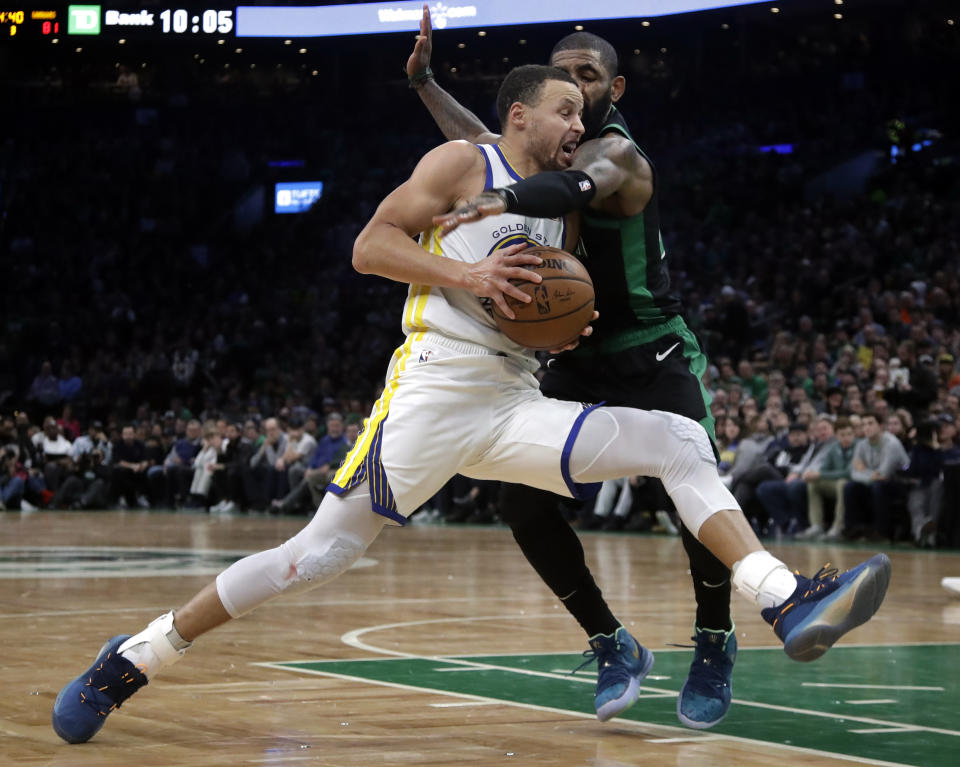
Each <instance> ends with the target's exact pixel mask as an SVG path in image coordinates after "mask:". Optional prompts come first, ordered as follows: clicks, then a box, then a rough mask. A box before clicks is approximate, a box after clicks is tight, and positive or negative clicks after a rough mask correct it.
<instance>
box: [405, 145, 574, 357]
mask: <svg viewBox="0 0 960 767" xmlns="http://www.w3.org/2000/svg"><path fill="white" fill-rule="evenodd" d="M477 149H478V150H479V151H480V152H482V153H483V158H484V160H485V161H486V167H487V178H486V182H485V184H484V189H485V190H486V189H492V188H494V187H503V186H509V185H511V184H514V183H516V182H517V181H520V180H522V178H523V177H522V176H520V175H519V174H518V173H517V172H516V171H515V170H514V169H513V168H512V167H511V166H510V163H508V162H507V160H506V158H505V157H504V156H503V152H501V151H500V147H498V146H497V145H496V144H478V145H477ZM565 235H566V219H564V218H555V219H544V218H527V217H525V216H521V215H519V214H516V213H504V214H503V215H500V216H490V217H489V218H485V219H483V220H482V221H477V222H474V223H470V224H462V225H461V226H459V227H458V228H457V229H455V230H454V231H453V232H451V233H450V234H448V235H447V236H446V237H444V238H443V239H440V237H439V230H438V229H437V228H436V227H435V228H433V229H431V230H429V231H426V232H423V233H422V234H421V235H420V245H421V247H423V248H424V249H426V250H428V251H429V252H430V253H434V254H436V255H438V256H443V257H444V258H453V259H456V260H457V261H463V262H464V263H468V264H475V263H477V262H478V261H482V260H483V259H484V258H486V257H487V256H489V255H490V254H491V253H493V252H494V251H497V250H503V249H504V248H508V247H510V246H511V245H518V244H520V243H521V242H528V243H530V244H531V245H549V246H551V247H554V248H562V247H563V242H564V238H565ZM486 303H487V302H486V301H484V300H483V299H481V298H479V297H477V296H475V295H474V294H473V293H471V292H470V291H468V290H464V289H462V288H440V287H431V286H429V285H411V286H410V290H409V292H408V294H407V302H406V305H405V306H404V311H403V332H404V333H405V334H406V335H407V336H410V335H411V334H415V333H422V332H425V331H433V332H435V333H441V334H443V335H445V336H447V337H449V338H452V339H456V340H459V341H467V342H470V343H474V344H481V345H483V346H486V347H488V348H490V349H493V350H495V351H498V352H505V353H507V354H511V355H521V356H528V357H532V356H533V352H531V351H530V350H529V349H524V348H523V347H522V346H519V345H518V344H515V343H514V342H513V341H511V340H510V339H509V338H507V337H506V336H505V335H503V333H501V332H500V331H499V330H498V329H497V326H496V324H495V323H494V321H493V317H492V315H491V314H490V312H489V311H488V309H487V308H486V306H485V304H486Z"/></svg>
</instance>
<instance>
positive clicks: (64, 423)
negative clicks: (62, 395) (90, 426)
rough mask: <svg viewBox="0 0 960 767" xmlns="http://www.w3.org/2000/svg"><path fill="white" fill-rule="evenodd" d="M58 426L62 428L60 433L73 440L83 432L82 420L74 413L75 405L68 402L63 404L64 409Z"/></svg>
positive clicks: (58, 420)
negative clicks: (81, 427)
mask: <svg viewBox="0 0 960 767" xmlns="http://www.w3.org/2000/svg"><path fill="white" fill-rule="evenodd" d="M57 426H58V427H59V428H60V433H61V434H63V436H64V437H66V438H67V439H69V440H70V441H71V442H73V441H75V440H76V439H77V438H78V437H79V436H80V434H81V433H82V432H81V429H80V422H79V421H78V420H77V419H76V417H75V416H74V415H73V405H71V404H69V403H68V404H66V405H64V406H63V411H62V412H61V413H60V417H59V418H58V419H57Z"/></svg>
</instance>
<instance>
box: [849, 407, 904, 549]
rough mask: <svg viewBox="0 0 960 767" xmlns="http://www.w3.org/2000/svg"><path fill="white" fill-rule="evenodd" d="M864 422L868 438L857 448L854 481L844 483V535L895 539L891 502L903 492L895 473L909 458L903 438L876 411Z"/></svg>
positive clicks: (852, 476) (864, 431) (855, 451)
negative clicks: (891, 429) (881, 421)
mask: <svg viewBox="0 0 960 767" xmlns="http://www.w3.org/2000/svg"><path fill="white" fill-rule="evenodd" d="M862 421H863V436H864V439H862V440H861V441H860V442H858V443H857V446H856V448H855V449H854V452H853V463H852V464H851V469H850V481H849V482H847V483H846V484H845V485H844V486H843V507H844V513H845V514H846V525H847V527H846V529H845V530H844V536H845V537H847V538H849V539H851V540H856V539H859V538H866V539H868V540H880V539H882V538H892V537H893V520H892V519H891V502H892V501H893V500H894V499H895V498H897V497H899V496H901V495H902V492H901V489H900V488H901V486H900V485H899V484H898V483H897V482H896V481H894V475H895V473H896V472H897V471H898V470H899V469H901V468H903V466H905V465H906V463H907V461H908V460H909V459H908V457H907V453H906V451H905V450H904V449H903V445H901V444H900V440H898V439H897V438H896V437H894V436H893V435H892V434H888V433H887V432H886V431H884V429H883V426H882V425H881V423H880V421H879V420H878V419H877V416H876V414H875V413H866V414H864V416H863V419H862Z"/></svg>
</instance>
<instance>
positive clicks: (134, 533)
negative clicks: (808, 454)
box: [0, 512, 960, 767]
mask: <svg viewBox="0 0 960 767" xmlns="http://www.w3.org/2000/svg"><path fill="white" fill-rule="evenodd" d="M302 524H303V520H302V519H290V518H286V519H271V518H267V517H248V516H237V517H226V518H211V517H208V516H206V515H195V514H173V513H169V514H166V513H157V512H152V513H146V512H103V513H79V512H78V513H34V514H27V515H22V514H20V513H12V512H4V513H0V606H2V609H0V642H2V646H3V648H4V652H3V662H2V668H3V671H2V680H3V696H2V699H0V753H2V755H3V756H4V757H5V762H6V763H7V764H11V765H50V766H53V765H57V766H60V765H62V766H69V767H82V766H83V765H91V766H93V765H95V766H96V767H113V766H115V765H117V766H118V765H124V766H125V767H126V766H127V765H137V766H138V767H148V766H152V765H158V766H159V765H182V766H184V767H190V766H193V765H236V766H237V767H239V766H240V765H248V764H258V765H297V766H298V765H310V764H316V765H324V767H353V766H355V765H484V766H486V765H563V766H564V767H570V766H572V765H589V766H590V767H621V766H622V765H641V764H643V765H697V766H698V767H699V766H700V765H703V764H713V765H717V764H729V765H769V764H770V763H771V762H774V761H776V762H779V763H781V764H786V765H829V764H850V763H851V762H852V763H858V764H895V765H903V764H910V765H924V766H926V765H932V766H936V765H951V766H952V765H954V764H956V760H957V757H956V755H957V754H958V753H960V723H958V722H957V719H956V712H957V711H958V710H960V597H956V596H954V597H951V595H950V594H949V593H948V592H946V591H944V590H943V589H941V587H940V579H941V577H943V576H951V575H953V576H957V575H960V554H958V553H957V552H921V551H914V550H911V549H905V548H904V549H895V550H892V551H889V553H890V555H891V559H892V561H893V567H894V572H893V580H892V582H891V586H890V591H889V593H888V596H887V600H886V602H885V604H884V606H883V608H882V609H881V611H880V612H879V613H878V615H877V616H876V617H875V618H874V620H873V621H871V622H870V623H869V624H867V625H866V626H864V627H861V628H860V629H857V630H856V631H854V632H852V633H851V634H849V635H848V636H847V637H845V638H844V640H841V644H840V645H838V646H837V647H836V648H834V649H833V650H831V651H830V652H829V653H828V654H827V655H826V656H825V657H824V658H822V659H821V660H820V661H817V662H816V663H813V664H799V663H794V662H792V661H790V660H789V659H788V658H787V657H786V656H785V655H784V654H783V652H782V651H781V650H780V649H779V646H778V644H777V641H776V639H775V637H774V635H773V634H772V632H771V631H770V629H769V628H768V627H767V625H766V624H765V623H763V621H762V620H761V619H760V617H759V614H757V613H756V612H755V611H754V610H752V609H750V608H749V607H748V606H747V604H746V603H745V602H743V600H741V599H739V598H737V597H735V601H734V616H735V620H736V623H737V638H738V642H739V644H740V648H741V651H740V656H739V658H738V660H737V665H736V671H735V674H734V700H735V702H734V705H733V707H732V708H731V711H730V714H729V715H728V717H727V719H726V720H724V722H722V723H721V724H720V725H718V726H717V727H716V728H714V729H712V730H706V731H695V730H690V729H686V728H684V727H682V726H681V725H680V724H679V722H678V721H677V718H676V713H675V709H676V696H677V692H678V690H679V689H680V686H681V685H682V683H683V680H684V678H685V676H686V669H687V666H688V665H689V661H690V659H691V657H692V650H690V649H685V648H677V647H674V646H672V644H674V643H678V644H683V643H686V644H689V636H690V633H691V626H692V623H693V615H694V606H693V597H692V588H691V586H690V582H689V576H688V575H687V573H686V564H685V562H686V560H685V556H684V552H683V549H682V546H681V544H680V541H679V539H677V538H668V537H663V536H635V535H622V534H621V535H610V534H587V535H584V536H583V540H584V546H585V548H586V550H587V557H588V560H589V562H590V564H591V567H592V568H593V570H594V573H595V574H596V576H597V580H598V582H599V583H600V584H601V586H602V587H603V589H604V592H605V594H606V596H607V597H608V599H609V600H610V602H611V604H612V606H613V607H614V610H615V612H616V613H617V615H618V616H620V617H621V618H622V619H624V620H625V621H626V622H627V624H628V626H629V628H630V630H631V632H632V633H634V634H635V635H636V636H637V637H638V638H639V639H640V640H641V641H642V642H643V643H644V644H646V645H647V646H648V647H650V648H652V649H654V650H655V651H656V653H657V660H656V665H655V666H654V668H653V671H652V673H651V675H650V676H649V677H648V678H647V679H646V681H645V684H644V688H643V694H642V697H641V700H640V702H638V704H637V705H636V706H634V707H633V708H632V709H630V710H629V711H628V712H626V715H625V716H624V717H623V718H620V719H615V720H612V721H610V722H607V723H600V722H598V721H596V719H595V718H594V716H593V709H592V697H593V692H592V691H593V682H594V675H593V669H592V668H591V667H589V666H588V667H587V668H586V669H584V670H583V671H581V672H579V673H578V674H577V675H575V676H570V675H569V671H570V670H572V669H573V668H574V667H576V666H577V665H579V663H580V662H581V660H582V659H581V658H580V652H581V651H582V650H583V649H585V647H586V643H585V641H584V637H583V635H582V632H581V631H580V629H579V627H578V626H577V625H576V623H575V622H574V621H573V619H572V618H570V617H569V616H568V615H567V613H566V612H565V611H564V610H563V609H562V608H561V607H560V606H559V605H558V603H557V600H556V599H554V598H553V596H552V595H551V594H550V593H549V592H548V590H547V589H546V587H545V586H543V585H542V584H541V583H540V581H539V580H538V579H537V577H536V575H535V574H534V572H533V571H532V569H531V568H530V567H529V565H528V564H527V563H526V561H525V560H524V559H523V557H522V555H521V554H520V552H519V550H518V549H517V548H516V546H515V544H514V543H513V540H512V538H511V536H510V533H509V531H507V530H506V529H504V528H465V527H439V526H432V527H431V526H423V527H418V526H414V525H410V526H408V527H407V528H405V529H387V530H386V531H385V533H384V534H383V535H382V536H381V537H380V539H378V540H377V541H376V542H375V543H374V545H373V546H372V547H371V548H370V550H369V551H368V552H367V555H366V557H365V558H364V560H362V561H361V562H360V563H358V565H359V566H357V567H355V568H354V569H353V570H351V571H350V572H349V573H347V574H345V575H344V576H342V577H341V578H340V579H339V580H338V581H336V582H335V583H333V584H328V585H327V586H324V587H320V588H319V589H318V590H316V591H313V592H309V593H307V594H304V595H301V596H300V597H294V598H292V599H290V600H286V601H284V600H280V601H277V602H275V603H273V604H271V605H267V606H265V607H263V608H261V609H260V610H259V611H257V612H255V613H253V614H252V615H250V616H247V617H245V618H243V619H241V620H239V621H235V622H233V623H231V624H229V625H227V626H225V627H224V628H222V629H219V630H218V631H216V632H214V633H211V634H209V635H208V636H206V637H204V638H202V639H201V640H200V641H199V642H198V643H197V645H196V646H195V647H194V648H193V649H191V650H190V651H189V653H188V655H187V658H185V659H184V661H182V662H181V663H180V664H179V665H177V666H175V667H173V668H172V669H171V670H169V671H168V672H167V673H166V674H164V675H163V676H160V677H158V678H157V679H156V680H154V681H153V682H151V683H150V685H149V686H148V687H146V688H144V689H143V690H141V691H140V692H139V693H138V694H137V695H136V696H135V697H133V698H132V699H131V700H130V701H128V702H127V703H126V704H125V705H124V707H123V708H122V709H121V710H120V711H119V712H118V713H115V714H113V715H112V716H111V718H110V720H109V722H108V723H107V725H106V727H105V728H104V729H103V730H102V731H101V732H100V734H99V735H97V736H96V737H95V738H94V739H93V740H92V741H90V742H89V743H87V744H84V745H78V746H70V745H67V744H66V743H63V742H62V741H60V739H59V738H58V737H57V736H56V735H55V734H54V732H53V730H52V728H51V726H50V710H51V706H52V704H53V700H54V697H55V696H56V694H57V692H58V691H59V689H60V687H61V686H62V685H63V684H64V683H66V682H67V681H68V680H69V679H71V678H72V677H74V676H76V675H77V674H78V673H80V672H81V671H82V670H83V669H84V668H86V667H87V666H88V665H89V663H90V662H91V660H92V659H93V657H94V656H95V654H96V652H97V650H98V648H99V647H100V645H101V644H102V643H103V642H104V641H105V640H106V639H107V638H109V637H111V636H113V635H115V634H120V633H133V632H135V631H137V630H139V629H140V628H141V627H142V626H143V625H144V624H145V623H146V622H147V621H149V620H151V619H152V618H154V617H156V616H157V615H158V614H160V613H161V612H163V611H165V610H167V609H169V608H170V607H175V606H178V605H179V604H181V603H182V602H183V601H185V599H186V598H187V597H189V596H190V595H192V594H193V592H195V591H196V590H197V589H199V588H200V587H201V586H203V585H204V584H206V583H207V582H208V581H210V580H211V579H212V578H213V576H214V575H215V574H216V572H218V571H219V570H221V569H223V567H225V566H226V565H227V564H228V563H229V562H230V561H232V560H233V559H235V558H236V557H238V556H240V555H242V554H243V553H244V552H252V551H258V550H260V549H263V548H267V547H270V546H274V545H276V544H278V543H279V542H281V541H282V540H284V539H285V538H286V537H288V536H289V535H290V534H292V533H293V532H295V531H296V530H297V529H298V528H299V527H300V526H301V525H302ZM771 549H772V550H773V551H774V553H775V554H777V555H778V556H780V557H781V558H782V559H784V560H785V561H787V562H788V563H789V564H790V565H792V566H796V567H799V568H801V569H803V570H805V571H807V572H808V573H812V572H814V571H816V570H817V569H818V568H819V567H820V566H821V565H823V564H824V563H825V562H826V561H828V560H829V561H831V562H833V563H834V564H836V565H838V566H840V567H842V568H845V567H848V566H852V565H853V564H855V563H857V562H859V561H861V560H862V559H865V558H866V557H867V556H868V555H869V554H870V553H871V551H870V550H867V549H863V548H859V547H852V546H846V547H845V546H825V545H816V544H809V545H803V544H792V545H782V546H771Z"/></svg>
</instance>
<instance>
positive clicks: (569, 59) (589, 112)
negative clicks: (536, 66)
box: [550, 50, 614, 139]
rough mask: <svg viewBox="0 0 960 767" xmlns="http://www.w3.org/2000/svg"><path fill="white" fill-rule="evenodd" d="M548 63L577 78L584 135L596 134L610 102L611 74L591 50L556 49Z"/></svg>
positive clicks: (593, 136) (601, 125)
mask: <svg viewBox="0 0 960 767" xmlns="http://www.w3.org/2000/svg"><path fill="white" fill-rule="evenodd" d="M550 63H551V64H552V65H553V66H555V67H557V68H559V69H562V70H563V71H564V72H567V73H568V74H569V75H570V76H571V77H572V78H573V79H574V80H575V81H576V83H577V87H578V88H579V89H580V93H581V94H582V95H583V125H584V128H585V129H586V130H585V132H584V135H583V138H584V139H591V138H596V137H597V136H598V135H599V134H600V129H601V128H602V127H603V122H604V120H605V119H606V117H607V113H608V112H609V111H610V105H611V104H612V103H613V77H614V76H613V75H612V74H611V73H609V72H607V70H606V69H604V66H603V64H602V63H601V61H600V57H599V56H598V55H597V53H596V52H595V51H591V50H570V51H557V53H556V54H555V55H554V56H553V58H552V59H551V60H550Z"/></svg>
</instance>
